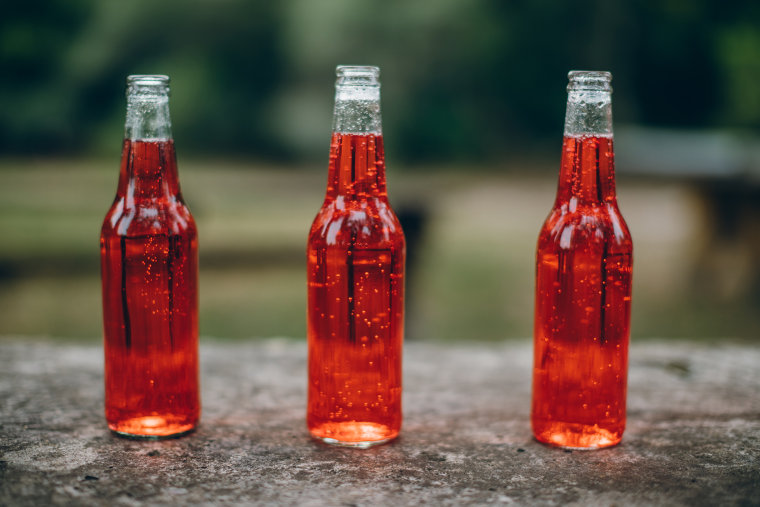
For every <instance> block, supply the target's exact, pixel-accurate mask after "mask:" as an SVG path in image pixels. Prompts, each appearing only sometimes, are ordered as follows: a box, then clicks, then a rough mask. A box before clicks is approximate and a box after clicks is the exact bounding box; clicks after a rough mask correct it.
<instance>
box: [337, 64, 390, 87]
mask: <svg viewBox="0 0 760 507" xmlns="http://www.w3.org/2000/svg"><path fill="white" fill-rule="evenodd" d="M335 75H336V76H338V79H337V80H336V82H335V84H336V85H338V86H380V67H374V66H370V65H338V66H337V67H336V68H335Z"/></svg>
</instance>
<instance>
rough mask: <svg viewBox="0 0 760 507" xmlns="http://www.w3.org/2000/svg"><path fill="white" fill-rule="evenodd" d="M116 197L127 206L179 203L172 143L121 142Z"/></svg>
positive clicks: (126, 140)
mask: <svg viewBox="0 0 760 507" xmlns="http://www.w3.org/2000/svg"><path fill="white" fill-rule="evenodd" d="M116 194H117V197H123V198H124V199H125V203H126V206H127V207H132V206H135V205H140V204H145V203H155V202H157V201H161V200H181V199H182V197H181V192H180V187H179V177H178V175H177V159H176V156H175V151H174V141H172V140H171V139H169V140H161V141H154V140H151V141H144V140H137V141H133V140H130V139H125V140H124V147H123V150H122V157H121V171H120V174H119V186H118V189H117V191H116Z"/></svg>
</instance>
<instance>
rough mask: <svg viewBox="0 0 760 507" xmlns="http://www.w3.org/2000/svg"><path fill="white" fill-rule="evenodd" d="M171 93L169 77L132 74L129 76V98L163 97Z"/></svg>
mask: <svg viewBox="0 0 760 507" xmlns="http://www.w3.org/2000/svg"><path fill="white" fill-rule="evenodd" d="M168 93H169V76H165V75H162V74H132V75H130V76H127V96H141V97H152V96H155V97H162V96H166V95H167V94H168Z"/></svg>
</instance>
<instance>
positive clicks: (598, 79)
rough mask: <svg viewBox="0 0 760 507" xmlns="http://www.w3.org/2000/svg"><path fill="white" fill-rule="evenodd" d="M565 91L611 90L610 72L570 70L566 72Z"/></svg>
mask: <svg viewBox="0 0 760 507" xmlns="http://www.w3.org/2000/svg"><path fill="white" fill-rule="evenodd" d="M567 79H568V81H569V82H568V84H567V91H572V90H593V91H600V92H611V91H612V86H611V85H610V82H611V81H612V73H611V72H607V71H603V70H571V71H570V72H568V73H567Z"/></svg>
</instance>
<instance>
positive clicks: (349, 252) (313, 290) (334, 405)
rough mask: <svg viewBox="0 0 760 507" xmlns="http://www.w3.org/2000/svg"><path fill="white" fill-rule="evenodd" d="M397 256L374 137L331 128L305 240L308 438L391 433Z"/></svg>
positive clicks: (396, 393)
mask: <svg viewBox="0 0 760 507" xmlns="http://www.w3.org/2000/svg"><path fill="white" fill-rule="evenodd" d="M404 255H405V242H404V235H403V232H402V230H401V226H400V224H399V222H398V219H397V218H396V216H395V214H394V213H393V210H392V209H391V207H390V205H389V203H388V199H387V194H386V189H385V162H384V157H383V141H382V136H381V135H375V134H368V135H354V134H341V133H335V134H334V135H333V138H332V143H331V150H330V166H329V176H328V184H327V195H326V198H325V202H324V204H323V205H322V208H321V210H320V211H319V213H318V215H317V217H316V219H315V220H314V223H313V225H312V227H311V232H310V233H309V241H308V268H307V269H308V301H309V304H308V344H309V371H308V374H309V386H308V409H307V425H308V428H309V431H310V432H311V434H312V435H313V436H315V437H316V438H319V439H321V440H323V441H325V442H328V443H334V444H340V445H348V446H356V447H369V446H370V445H374V444H377V443H382V442H386V441H388V440H390V439H392V438H394V437H396V436H397V435H398V433H399V430H400V428H401V349H402V341H403V325H404V313H403V308H404Z"/></svg>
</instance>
